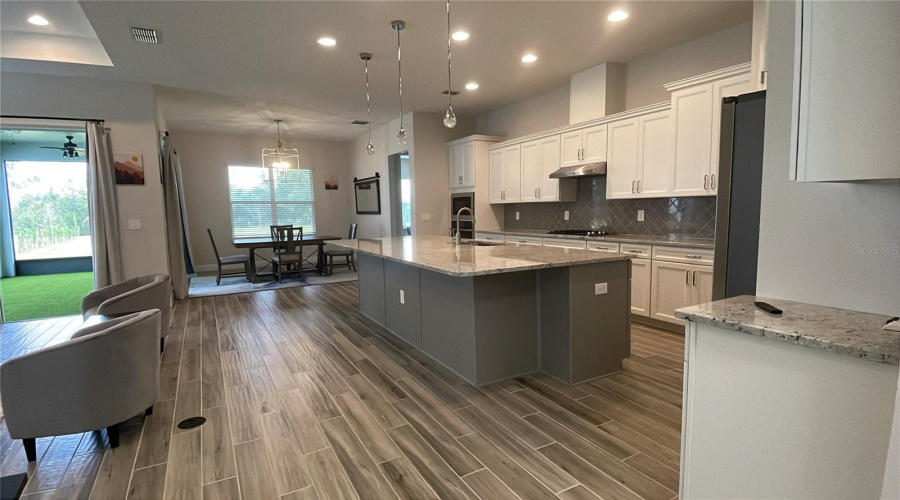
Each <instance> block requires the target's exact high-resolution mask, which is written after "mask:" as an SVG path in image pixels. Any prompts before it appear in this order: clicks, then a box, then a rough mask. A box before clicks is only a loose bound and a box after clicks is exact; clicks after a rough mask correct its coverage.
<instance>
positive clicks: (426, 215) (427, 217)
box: [422, 212, 431, 222]
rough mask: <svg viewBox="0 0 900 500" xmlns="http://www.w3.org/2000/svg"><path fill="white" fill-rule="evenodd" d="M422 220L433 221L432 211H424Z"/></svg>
mask: <svg viewBox="0 0 900 500" xmlns="http://www.w3.org/2000/svg"><path fill="white" fill-rule="evenodd" d="M422 222H431V213H430V212H423V213H422Z"/></svg>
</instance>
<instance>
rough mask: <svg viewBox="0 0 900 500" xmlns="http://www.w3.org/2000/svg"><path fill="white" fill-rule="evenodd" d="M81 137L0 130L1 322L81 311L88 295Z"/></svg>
mask: <svg viewBox="0 0 900 500" xmlns="http://www.w3.org/2000/svg"><path fill="white" fill-rule="evenodd" d="M86 143H87V140H86V132H85V128H84V127H83V126H82V127H80V128H71V129H67V128H54V129H25V128H18V127H16V128H12V127H3V128H0V249H2V252H0V253H2V255H0V312H2V319H3V321H4V322H11V321H23V320H31V319H42V318H51V317H57V316H67V315H73V314H79V313H80V303H81V298H82V297H83V296H84V295H86V294H87V293H88V292H90V291H91V290H92V289H93V281H94V277H93V268H92V262H91V261H92V253H93V252H92V247H91V233H90V227H91V226H90V210H89V207H88V197H87V187H88V186H87V184H88V170H87V151H86V148H85V145H86Z"/></svg>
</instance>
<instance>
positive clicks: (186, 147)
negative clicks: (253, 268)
mask: <svg viewBox="0 0 900 500" xmlns="http://www.w3.org/2000/svg"><path fill="white" fill-rule="evenodd" d="M170 134H171V136H172V138H173V140H174V142H175V150H176V151H177V152H178V155H179V157H180V159H181V170H182V179H183V180H184V191H185V192H184V198H185V204H186V205H187V216H188V227H189V229H190V232H191V242H190V243H191V249H192V251H193V257H194V266H195V267H196V268H197V269H198V270H201V271H208V270H215V263H216V261H215V255H214V254H213V251H212V247H211V246H210V243H209V237H208V236H207V234H206V229H207V228H210V229H212V232H213V236H214V237H215V238H216V246H217V247H218V248H219V254H220V255H234V254H242V253H246V250H238V249H236V248H234V246H233V245H232V244H231V204H230V198H229V195H228V165H244V166H253V165H259V164H260V153H261V151H262V148H267V147H273V145H274V142H275V138H274V137H270V136H252V135H240V134H225V133H220V132H215V133H212V132H189V131H179V130H170ZM283 142H284V146H285V147H287V148H297V149H299V150H300V165H301V166H303V167H308V168H312V169H313V183H314V186H315V191H314V196H315V209H316V232H317V233H323V234H333V235H335V236H341V237H346V235H347V231H348V229H349V227H350V222H351V217H350V212H351V211H350V204H349V202H348V194H349V193H352V191H353V175H352V174H351V172H350V166H349V162H348V161H347V150H346V148H345V147H344V143H342V142H330V141H308V140H300V139H295V138H290V137H286V138H283ZM329 176H335V177H337V178H338V189H337V190H331V191H327V190H325V179H327V178H328V177H329Z"/></svg>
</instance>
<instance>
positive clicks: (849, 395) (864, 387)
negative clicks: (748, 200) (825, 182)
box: [676, 296, 900, 499]
mask: <svg viewBox="0 0 900 500" xmlns="http://www.w3.org/2000/svg"><path fill="white" fill-rule="evenodd" d="M756 301H762V302H768V303H770V304H772V305H774V306H776V307H778V308H779V309H781V310H782V311H783V314H781V315H778V316H775V315H771V314H768V313H766V312H764V311H762V310H761V309H759V308H757V307H756V306H755V305H754V302H756ZM676 316H677V317H678V318H681V319H683V320H685V322H686V326H685V363H684V404H683V418H682V427H683V431H682V445H681V448H682V453H681V485H680V488H681V491H680V498H682V499H689V498H820V499H826V498H878V497H879V495H880V493H881V487H882V481H883V479H884V472H885V464H886V463H887V458H888V449H889V442H890V439H891V425H892V419H893V415H894V411H895V406H896V402H897V401H898V400H897V385H898V365H900V333H898V332H893V331H888V330H884V329H882V327H883V326H884V325H885V324H886V323H887V322H888V320H889V319H890V318H889V317H888V316H884V315H878V314H869V313H863V312H857V311H848V310H843V309H836V308H831V307H823V306H817V305H811V304H802V303H797V302H790V301H785V300H775V299H768V298H763V297H753V296H741V297H733V298H729V299H725V300H721V301H716V302H710V303H706V304H701V305H697V306H692V307H687V308H683V309H679V310H678V311H677V312H676Z"/></svg>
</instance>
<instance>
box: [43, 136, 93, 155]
mask: <svg viewBox="0 0 900 500" xmlns="http://www.w3.org/2000/svg"><path fill="white" fill-rule="evenodd" d="M74 138H75V136H74V135H67V136H66V139H68V140H69V141H68V142H64V143H63V145H62V147H61V148H55V147H52V146H40V148H41V149H61V150H62V152H63V158H78V152H79V151H81V152H84V148H79V147H78V144H75V143H74V142H72V139H74Z"/></svg>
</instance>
